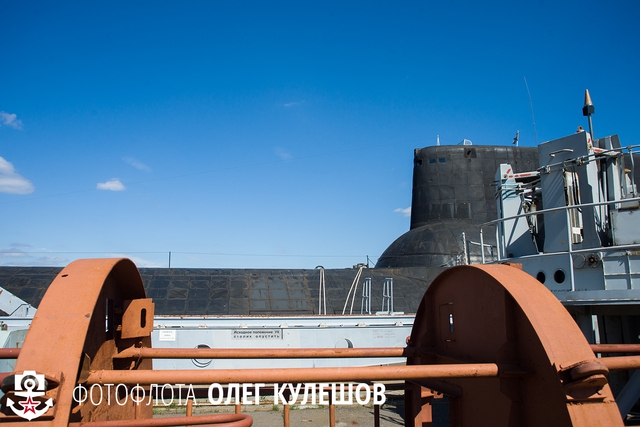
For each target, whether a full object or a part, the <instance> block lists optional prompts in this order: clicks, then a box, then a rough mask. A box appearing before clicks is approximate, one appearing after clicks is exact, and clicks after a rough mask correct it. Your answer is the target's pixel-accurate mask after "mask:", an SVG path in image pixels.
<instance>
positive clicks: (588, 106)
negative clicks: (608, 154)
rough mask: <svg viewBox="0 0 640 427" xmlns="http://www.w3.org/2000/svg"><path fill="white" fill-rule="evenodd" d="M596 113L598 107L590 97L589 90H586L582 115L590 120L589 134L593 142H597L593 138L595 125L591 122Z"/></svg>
mask: <svg viewBox="0 0 640 427" xmlns="http://www.w3.org/2000/svg"><path fill="white" fill-rule="evenodd" d="M595 112H596V107H594V106H593V102H591V95H589V89H585V90H584V107H582V115H583V116H586V117H587V119H588V120H589V133H590V134H591V140H592V141H595V138H594V137H593V123H592V122H591V115H592V114H593V113H595Z"/></svg>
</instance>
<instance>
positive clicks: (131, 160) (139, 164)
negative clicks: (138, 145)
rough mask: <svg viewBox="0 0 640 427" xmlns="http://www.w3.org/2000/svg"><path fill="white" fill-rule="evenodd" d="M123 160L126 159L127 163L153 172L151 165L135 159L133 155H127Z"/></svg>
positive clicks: (141, 169)
mask: <svg viewBox="0 0 640 427" xmlns="http://www.w3.org/2000/svg"><path fill="white" fill-rule="evenodd" d="M122 160H124V161H125V163H127V164H130V165H131V166H133V167H134V168H136V169H138V170H140V171H143V172H151V168H150V167H149V166H147V165H145V164H144V163H142V162H141V161H139V160H136V159H134V158H133V157H125V158H123V159H122Z"/></svg>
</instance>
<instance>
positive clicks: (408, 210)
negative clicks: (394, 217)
mask: <svg viewBox="0 0 640 427" xmlns="http://www.w3.org/2000/svg"><path fill="white" fill-rule="evenodd" d="M394 212H398V213H401V214H402V215H404V216H405V217H407V216H411V206H409V207H408V208H404V209H402V208H398V209H395V210H394Z"/></svg>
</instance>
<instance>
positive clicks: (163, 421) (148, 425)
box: [69, 414, 253, 427]
mask: <svg viewBox="0 0 640 427" xmlns="http://www.w3.org/2000/svg"><path fill="white" fill-rule="evenodd" d="M186 424H189V425H203V424H213V425H216V426H219V427H251V425H252V424H253V418H251V417H250V416H249V415H246V414H239V415H238V414H216V415H197V416H193V417H172V418H147V419H141V420H111V421H89V422H80V423H69V427H120V426H122V427H170V426H180V425H186Z"/></svg>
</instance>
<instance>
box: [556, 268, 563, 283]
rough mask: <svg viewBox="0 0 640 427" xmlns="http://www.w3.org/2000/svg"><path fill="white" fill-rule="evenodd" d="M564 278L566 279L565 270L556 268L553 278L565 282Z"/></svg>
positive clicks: (558, 281) (557, 281)
mask: <svg viewBox="0 0 640 427" xmlns="http://www.w3.org/2000/svg"><path fill="white" fill-rule="evenodd" d="M564 279H565V274H564V271H562V270H556V272H555V273H553V280H555V281H556V283H563V282H564Z"/></svg>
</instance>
